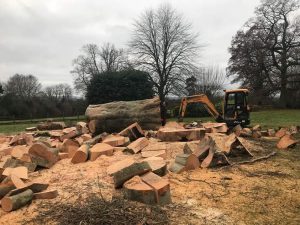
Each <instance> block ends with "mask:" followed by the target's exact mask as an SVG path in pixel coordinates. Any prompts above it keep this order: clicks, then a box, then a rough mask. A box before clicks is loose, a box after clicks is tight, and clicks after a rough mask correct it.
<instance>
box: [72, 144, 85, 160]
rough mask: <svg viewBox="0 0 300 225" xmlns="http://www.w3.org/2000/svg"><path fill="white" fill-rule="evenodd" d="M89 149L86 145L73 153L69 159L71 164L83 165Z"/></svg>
mask: <svg viewBox="0 0 300 225" xmlns="http://www.w3.org/2000/svg"><path fill="white" fill-rule="evenodd" d="M89 149H90V146H89V145H87V144H84V145H82V146H81V147H80V148H78V150H77V151H76V152H75V154H74V155H73V157H72V159H71V163H74V164H76V163H83V162H85V161H87V159H88V156H89Z"/></svg>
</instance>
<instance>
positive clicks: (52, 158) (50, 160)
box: [28, 142, 59, 168]
mask: <svg viewBox="0 0 300 225" xmlns="http://www.w3.org/2000/svg"><path fill="white" fill-rule="evenodd" d="M58 152H59V151H58V149H56V148H49V147H48V146H46V145H45V144H43V143H41V142H37V143H34V144H33V145H32V146H31V147H30V149H29V151H28V153H29V154H30V155H31V156H32V162H33V163H36V164H37V165H39V166H42V167H45V168H50V167H52V166H53V165H54V164H55V163H56V162H57V161H58V160H59V158H58Z"/></svg>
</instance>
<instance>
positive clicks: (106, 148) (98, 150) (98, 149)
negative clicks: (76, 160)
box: [89, 143, 114, 161]
mask: <svg viewBox="0 0 300 225" xmlns="http://www.w3.org/2000/svg"><path fill="white" fill-rule="evenodd" d="M113 154H114V147H112V146H110V145H108V144H105V143H98V144H95V145H94V146H93V147H91V148H90V152H89V157H90V160H91V161H95V160H96V159H97V158H98V157H99V156H100V155H107V156H112V155H113Z"/></svg>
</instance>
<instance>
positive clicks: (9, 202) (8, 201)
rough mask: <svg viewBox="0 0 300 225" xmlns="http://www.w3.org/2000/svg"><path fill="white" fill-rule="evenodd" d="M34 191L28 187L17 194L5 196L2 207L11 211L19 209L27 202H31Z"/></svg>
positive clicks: (6, 210)
mask: <svg viewBox="0 0 300 225" xmlns="http://www.w3.org/2000/svg"><path fill="white" fill-rule="evenodd" d="M32 197H33V192H32V191H31V190H30V189H28V190H26V191H24V192H22V193H19V194H17V195H13V196H9V197H4V198H2V200H1V206H2V209H3V210H4V211H5V212H11V211H13V210H16V209H19V208H21V207H23V206H25V205H27V204H29V203H30V202H31V200H32Z"/></svg>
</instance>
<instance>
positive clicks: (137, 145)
mask: <svg viewBox="0 0 300 225" xmlns="http://www.w3.org/2000/svg"><path fill="white" fill-rule="evenodd" d="M148 144H149V140H148V139H147V138H146V137H141V138H139V139H137V140H135V141H134V142H132V143H130V144H129V145H128V146H127V151H128V152H130V153H132V154H136V153H138V152H140V151H141V150H142V149H143V148H145V147H146V146H147V145H148Z"/></svg>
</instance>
